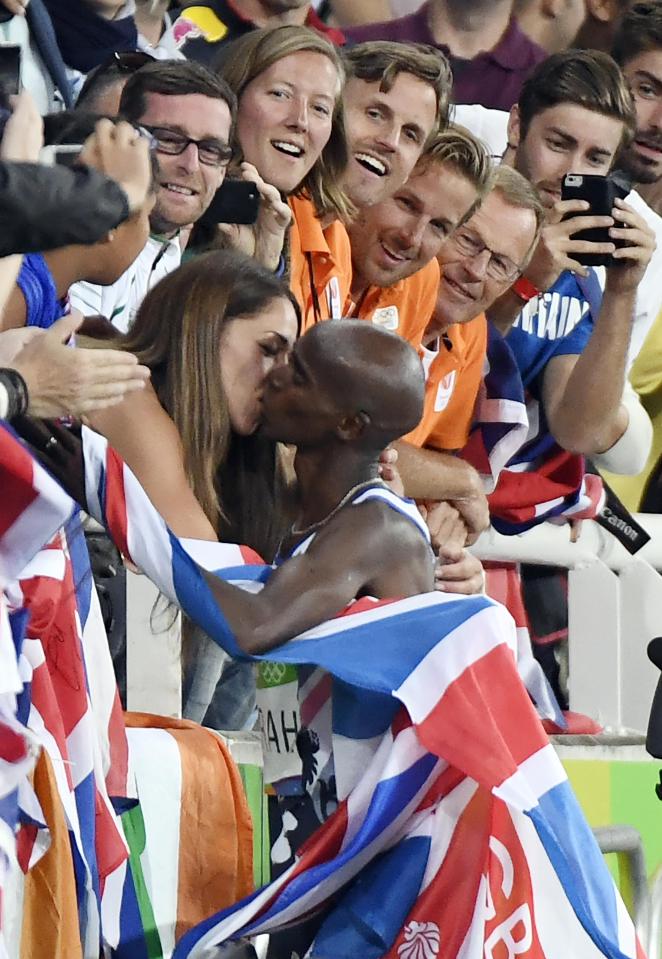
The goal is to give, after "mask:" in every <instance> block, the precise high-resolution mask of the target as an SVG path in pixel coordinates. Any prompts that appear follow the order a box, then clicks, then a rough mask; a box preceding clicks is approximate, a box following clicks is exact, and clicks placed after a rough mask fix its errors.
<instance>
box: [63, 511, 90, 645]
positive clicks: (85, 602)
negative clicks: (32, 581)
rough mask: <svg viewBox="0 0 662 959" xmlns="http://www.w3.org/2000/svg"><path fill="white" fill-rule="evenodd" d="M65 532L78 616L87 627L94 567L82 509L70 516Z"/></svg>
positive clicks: (83, 626)
mask: <svg viewBox="0 0 662 959" xmlns="http://www.w3.org/2000/svg"><path fill="white" fill-rule="evenodd" d="M65 534H66V539H67V548H68V550H69V556H70V557H71V570H72V574H73V578H74V589H75V590H76V605H77V607H78V616H79V617H80V625H81V629H85V624H86V623H87V617H88V616H89V614H90V604H91V601H92V584H93V579H92V567H91V566H90V554H89V553H88V551H87V544H86V542H85V534H84V532H83V524H82V523H81V518H80V510H76V512H75V513H74V514H73V515H72V516H71V517H70V519H69V521H68V523H67V526H66V529H65Z"/></svg>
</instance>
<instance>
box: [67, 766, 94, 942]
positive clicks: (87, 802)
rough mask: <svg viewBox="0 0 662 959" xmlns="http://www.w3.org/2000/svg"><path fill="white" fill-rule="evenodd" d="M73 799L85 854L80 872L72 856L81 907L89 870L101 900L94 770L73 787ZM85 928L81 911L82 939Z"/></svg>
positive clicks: (82, 907)
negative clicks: (86, 875)
mask: <svg viewBox="0 0 662 959" xmlns="http://www.w3.org/2000/svg"><path fill="white" fill-rule="evenodd" d="M74 799H75V801H76V810H77V812H78V821H79V824H80V838H81V842H82V845H83V854H84V856H85V866H86V867H87V869H86V868H85V866H83V865H82V864H80V863H79V867H80V870H81V871H80V872H79V870H78V869H76V861H75V860H76V858H77V857H76V856H74V872H75V873H76V886H77V887H78V892H79V895H78V902H79V904H80V907H81V909H84V904H85V903H86V901H87V894H86V892H85V891H84V890H85V885H86V882H85V873H86V872H89V876H90V880H91V885H92V891H93V892H94V895H95V896H96V900H97V902H98V903H100V902H101V894H100V889H99V870H98V867H97V852H96V785H95V782H94V772H93V771H92V772H90V773H89V775H87V776H85V778H84V779H82V780H81V782H79V783H78V785H77V786H76V787H75V788H74ZM72 849H73V850H74V852H76V844H75V842H72ZM86 928H87V914H86V912H81V932H82V939H83V941H85V930H86Z"/></svg>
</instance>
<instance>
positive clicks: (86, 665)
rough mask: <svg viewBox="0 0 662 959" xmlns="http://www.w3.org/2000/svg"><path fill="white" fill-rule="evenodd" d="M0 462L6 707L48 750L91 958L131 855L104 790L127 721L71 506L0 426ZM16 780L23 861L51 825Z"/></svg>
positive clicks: (34, 854) (119, 761)
mask: <svg viewBox="0 0 662 959" xmlns="http://www.w3.org/2000/svg"><path fill="white" fill-rule="evenodd" d="M0 470H1V471H2V479H3V482H2V490H3V499H2V509H1V511H0V576H2V579H3V589H4V599H3V602H4V601H6V603H7V605H8V609H9V610H13V614H12V620H13V621H16V619H17V617H20V620H21V629H20V636H19V635H18V631H17V630H16V629H15V630H14V638H15V639H16V640H17V642H15V643H14V644H13V645H12V648H11V654H12V655H13V657H14V674H15V678H16V682H15V684H14V690H13V700H12V703H11V704H10V706H11V709H10V710H9V707H8V710H9V711H10V712H11V714H12V715H13V716H14V717H15V721H16V723H17V724H18V725H19V726H20V727H21V728H23V730H24V731H25V735H26V737H28V742H29V743H30V744H32V751H33V753H34V752H35V751H38V748H39V747H41V748H43V749H45V750H46V751H47V752H48V754H49V757H50V758H51V760H52V766H53V770H54V775H55V779H56V783H57V789H58V795H59V799H60V802H61V803H62V807H63V810H64V814H65V818H66V822H67V826H68V829H69V834H70V838H71V852H72V859H73V866H74V872H75V876H76V885H77V898H78V912H79V920H80V939H81V943H82V948H83V956H85V957H88V956H89V957H94V959H96V957H97V956H98V955H99V949H100V943H101V940H102V936H103V932H102V913H105V914H106V916H107V917H108V922H107V925H110V926H112V925H113V922H112V921H111V920H112V918H113V916H114V915H116V914H118V913H119V906H120V903H119V900H117V899H116V898H115V897H114V891H113V889H112V888H111V889H110V891H109V892H108V893H107V895H106V896H104V891H105V885H106V879H107V878H108V877H109V876H111V875H112V874H113V873H114V872H115V871H116V870H117V869H119V868H120V867H121V865H122V863H123V862H124V861H125V860H126V858H127V856H128V851H127V847H126V843H125V841H124V837H123V833H122V830H121V826H120V824H119V820H118V819H117V817H116V816H115V813H114V811H113V807H112V804H111V800H110V795H111V794H112V795H121V796H126V793H127V787H128V782H127V776H128V749H127V743H126V734H125V730H124V722H123V717H122V713H121V708H120V703H119V698H118V696H117V688H116V684H115V677H114V673H113V669H112V662H111V659H110V653H109V651H108V644H107V638H106V634H105V630H104V627H103V620H102V617H101V611H100V608H99V603H98V599H97V596H96V591H95V589H94V583H93V579H92V574H91V570H90V565H89V558H88V554H87V548H86V546H85V542H84V537H83V531H82V527H81V522H80V519H79V517H78V512H77V510H76V509H75V507H74V504H73V503H72V501H71V499H70V498H69V497H68V496H67V495H66V494H65V493H64V492H63V490H62V489H61V487H60V486H59V485H58V484H57V483H56V482H55V481H54V480H53V479H52V477H51V476H50V475H49V474H48V473H47V472H46V471H45V470H44V469H43V468H42V467H41V466H40V465H39V464H38V463H36V462H35V460H34V459H33V458H32V457H31V456H30V454H29V453H28V452H27V450H26V449H25V448H24V447H23V446H22V445H21V444H20V442H19V441H18V440H17V438H16V437H15V436H14V435H13V434H12V433H11V432H10V431H9V430H7V429H6V428H4V427H0ZM0 624H1V621H0ZM8 655H9V654H8ZM5 675H6V673H5ZM22 784H23V788H22V790H21V791H20V792H19V794H18V809H17V808H16V797H15V803H14V805H15V808H14V818H15V817H16V814H18V817H19V821H20V822H21V829H20V832H19V836H18V858H19V862H20V864H21V867H22V868H23V869H24V871H27V870H28V869H29V868H31V867H32V866H33V865H34V864H35V863H36V862H37V861H38V859H39V858H40V856H41V855H42V854H43V853H44V852H45V851H46V849H47V848H48V844H49V837H48V830H47V829H46V827H45V824H44V822H43V818H42V817H41V815H40V809H39V804H38V801H37V799H36V798H35V796H34V794H33V793H32V792H31V789H30V788H29V787H28V786H27V780H26V777H25V768H23V776H22ZM8 815H9V811H8ZM3 818H4V817H3ZM115 925H116V923H115ZM111 944H112V943H111Z"/></svg>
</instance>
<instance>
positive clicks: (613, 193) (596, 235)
mask: <svg viewBox="0 0 662 959" xmlns="http://www.w3.org/2000/svg"><path fill="white" fill-rule="evenodd" d="M627 194H628V191H627V189H626V188H625V187H624V186H622V185H621V184H620V183H617V182H616V181H615V180H614V179H612V177H608V176H596V175H595V174H588V173H586V174H580V173H568V174H567V175H566V176H565V177H564V179H563V185H562V188H561V199H563V200H586V201H587V202H588V203H590V204H591V207H590V209H589V210H587V211H586V214H585V215H586V216H611V211H612V210H613V208H614V201H615V200H616V199H621V200H624V199H625V197H626V196H627ZM575 216H582V214H579V213H568V214H567V216H566V217H565V219H569V218H571V217H575ZM572 238H573V240H586V241H587V242H589V243H613V244H614V246H616V247H619V246H623V241H622V240H613V239H612V237H610V236H609V227H607V226H603V227H596V228H595V229H591V230H578V231H577V233H573V235H572ZM571 256H572V258H573V260H577V262H578V263H581V264H582V266H608V264H609V263H610V262H611V256H610V254H608V253H572V254H571Z"/></svg>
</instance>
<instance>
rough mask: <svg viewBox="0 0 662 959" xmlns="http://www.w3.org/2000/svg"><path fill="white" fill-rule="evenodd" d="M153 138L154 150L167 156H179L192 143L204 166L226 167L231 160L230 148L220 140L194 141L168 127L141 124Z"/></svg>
mask: <svg viewBox="0 0 662 959" xmlns="http://www.w3.org/2000/svg"><path fill="white" fill-rule="evenodd" d="M142 126H143V127H144V129H145V130H147V131H148V132H149V133H151V135H152V136H153V138H154V140H155V141H156V150H157V152H158V153H165V154H166V155H167V156H181V154H182V153H183V152H184V150H186V149H187V147H188V146H189V144H190V143H194V144H195V146H196V147H197V149H198V158H199V160H200V163H204V164H205V165H206V166H216V167H223V166H227V165H228V163H229V162H230V160H231V159H232V148H231V147H229V146H228V145H227V144H226V143H221V141H220V140H194V139H193V138H192V137H187V136H185V134H183V133H178V132H177V131H176V130H170V129H169V128H168V127H151V126H148V125H147V124H146V123H144V124H142Z"/></svg>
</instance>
